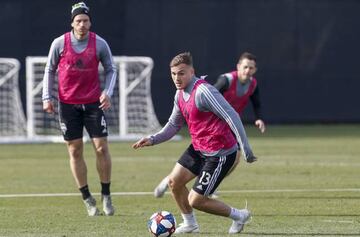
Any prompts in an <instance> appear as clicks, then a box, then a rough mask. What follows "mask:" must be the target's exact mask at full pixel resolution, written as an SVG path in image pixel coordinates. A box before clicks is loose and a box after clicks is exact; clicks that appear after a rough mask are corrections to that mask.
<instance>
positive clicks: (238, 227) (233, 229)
mask: <svg viewBox="0 0 360 237" xmlns="http://www.w3.org/2000/svg"><path fill="white" fill-rule="evenodd" d="M240 211H241V214H242V215H241V218H240V219H239V220H236V221H233V223H232V225H231V226H230V229H229V234H237V233H240V232H241V231H242V230H243V229H244V225H245V224H246V223H247V222H248V221H249V219H251V213H250V211H249V210H248V209H242V210H240Z"/></svg>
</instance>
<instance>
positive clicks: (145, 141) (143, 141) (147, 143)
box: [132, 137, 152, 149]
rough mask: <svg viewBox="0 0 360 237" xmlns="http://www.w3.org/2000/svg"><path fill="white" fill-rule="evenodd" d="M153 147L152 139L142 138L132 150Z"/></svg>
mask: <svg viewBox="0 0 360 237" xmlns="http://www.w3.org/2000/svg"><path fill="white" fill-rule="evenodd" d="M151 145H152V142H151V139H150V138H148V137H143V138H141V139H140V140H139V141H137V142H135V143H134V144H133V145H132V148H134V149H138V148H140V147H144V146H151Z"/></svg>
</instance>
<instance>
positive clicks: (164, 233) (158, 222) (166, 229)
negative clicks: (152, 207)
mask: <svg viewBox="0 0 360 237" xmlns="http://www.w3.org/2000/svg"><path fill="white" fill-rule="evenodd" d="M147 226H148V229H149V231H150V233H151V234H152V235H153V236H155V237H170V236H171V235H172V234H173V233H174V232H175V228H176V220H175V217H174V216H173V215H172V214H171V213H170V212H167V211H159V212H155V213H154V214H152V216H151V217H150V219H149V221H148V224H147Z"/></svg>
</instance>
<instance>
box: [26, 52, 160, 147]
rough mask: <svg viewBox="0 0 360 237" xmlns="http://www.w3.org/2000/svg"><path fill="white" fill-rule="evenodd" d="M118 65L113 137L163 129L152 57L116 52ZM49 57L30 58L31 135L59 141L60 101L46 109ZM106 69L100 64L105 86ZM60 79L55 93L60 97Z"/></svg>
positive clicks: (111, 122) (137, 135)
mask: <svg viewBox="0 0 360 237" xmlns="http://www.w3.org/2000/svg"><path fill="white" fill-rule="evenodd" d="M113 59H114V63H115V65H116V67H117V69H118V70H117V73H118V77H117V83H116V85H115V87H114V93H113V96H112V97H111V104H112V106H111V108H110V110H109V111H106V112H105V116H106V119H107V125H108V131H109V140H113V141H117V140H119V141H122V140H124V141H126V140H135V139H138V138H140V137H142V136H144V135H146V134H151V133H153V132H156V131H158V130H159V129H161V126H160V124H159V121H158V119H157V117H156V114H155V111H154V107H153V103H152V98H151V73H152V69H153V66H154V63H153V60H152V59H151V58H150V57H135V56H114V57H113ZM46 60H47V57H33V56H29V57H27V58H26V77H27V85H26V87H27V89H26V90H27V117H28V119H27V136H28V138H29V139H33V140H35V141H36V140H44V141H52V142H58V141H62V136H61V132H60V128H59V122H58V116H59V115H58V109H57V107H58V101H57V100H56V99H55V101H54V104H55V113H54V114H47V113H45V112H44V111H43V109H42V80H43V76H44V69H45V65H46ZM104 76H105V75H104V70H103V68H102V66H101V64H100V65H99V77H100V81H101V82H102V88H103V87H104V84H105V79H104ZM56 95H57V79H56V80H55V82H54V88H53V97H54V98H57V96H56Z"/></svg>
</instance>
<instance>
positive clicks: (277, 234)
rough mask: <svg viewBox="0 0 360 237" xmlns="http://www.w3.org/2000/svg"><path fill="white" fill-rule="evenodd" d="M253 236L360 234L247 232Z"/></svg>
mask: <svg viewBox="0 0 360 237" xmlns="http://www.w3.org/2000/svg"><path fill="white" fill-rule="evenodd" d="M244 234H248V235H251V236H359V235H360V233H354V234H343V233H341V234H334V233H261V232H260V233H255V232H246V233H244Z"/></svg>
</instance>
